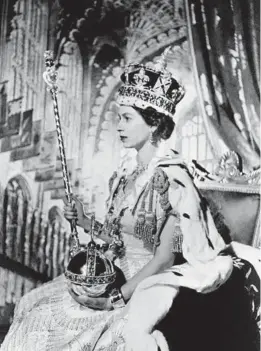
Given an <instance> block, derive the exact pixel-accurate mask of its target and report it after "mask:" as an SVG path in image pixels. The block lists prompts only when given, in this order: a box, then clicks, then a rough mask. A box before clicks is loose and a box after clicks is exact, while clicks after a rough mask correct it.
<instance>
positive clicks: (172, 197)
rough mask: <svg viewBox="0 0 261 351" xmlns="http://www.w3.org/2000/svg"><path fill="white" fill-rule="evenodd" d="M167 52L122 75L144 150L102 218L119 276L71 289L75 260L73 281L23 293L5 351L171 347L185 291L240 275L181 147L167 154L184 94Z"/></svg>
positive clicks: (120, 175) (129, 138) (128, 124)
mask: <svg viewBox="0 0 261 351" xmlns="http://www.w3.org/2000/svg"><path fill="white" fill-rule="evenodd" d="M165 56H166V53H163V55H162V57H161V58H160V60H159V61H158V62H157V63H156V64H155V65H151V64H150V65H146V64H145V65H142V64H132V65H129V66H128V67H126V69H125V71H124V72H123V74H122V76H121V80H122V83H123V84H122V86H121V87H120V89H119V92H118V98H117V102H118V105H119V114H118V117H119V121H118V128H117V130H118V134H119V138H120V140H121V142H122V144H123V146H124V147H125V148H134V149H136V151H137V157H136V160H135V164H129V163H123V164H122V166H121V168H119V169H118V170H116V171H115V172H114V174H113V175H112V177H111V179H110V181H109V188H110V196H109V199H108V201H107V215H106V219H105V222H104V223H103V224H98V223H97V225H98V226H99V228H100V230H99V238H100V239H102V240H104V246H103V249H104V256H105V257H107V259H109V260H110V262H113V266H114V267H115V271H116V272H117V277H116V280H115V281H114V282H112V284H110V285H109V288H108V289H106V291H104V292H102V293H101V294H97V295H99V296H91V294H89V293H88V291H84V290H82V286H81V284H79V289H78V290H77V289H75V286H70V284H69V288H68V284H67V279H68V274H69V275H70V274H71V273H72V271H73V269H75V270H76V272H77V269H80V264H79V262H75V265H74V267H73V268H72V266H70V267H69V268H71V270H70V273H67V279H66V278H65V276H64V275H61V276H60V277H58V278H56V279H54V280H53V281H51V282H48V283H46V284H44V285H43V286H41V287H39V288H36V289H34V290H32V291H31V292H29V293H28V294H26V295H25V296H24V297H23V298H22V299H21V301H20V303H19V304H18V306H17V307H16V310H15V316H14V321H13V324H12V326H11V328H10V330H9V333H8V334H7V336H6V338H5V340H4V342H3V344H2V348H1V350H2V351H7V350H12V351H15V350H17V351H18V350H19V351H36V350H37V351H42V350H43V351H51V350H53V351H59V350H73V351H77V350H89V351H91V350H93V351H102V350H108V351H109V350H111V351H112V350H115V351H120V350H122V351H123V350H135V351H138V350H142V351H144V350H149V351H154V350H155V351H156V350H159V349H160V350H161V351H165V350H169V349H171V347H172V345H170V344H169V343H168V340H167V339H166V338H165V336H164V335H165V332H164V330H161V331H160V328H158V326H159V323H160V322H161V321H163V320H164V318H165V316H166V314H167V313H168V311H169V310H170V309H171V308H173V307H171V306H172V304H173V301H175V299H176V298H177V296H178V295H179V294H180V292H181V291H182V289H184V288H185V289H189V290H191V291H195V292H197V293H198V294H201V296H203V295H204V294H207V293H212V292H215V291H217V290H218V289H220V287H221V286H223V285H225V284H227V282H228V281H229V280H230V279H231V277H232V276H233V272H234V268H233V264H232V259H231V257H230V256H229V254H228V253H227V251H228V246H229V245H226V244H225V242H224V240H223V239H222V237H221V235H220V234H219V233H218V231H217V229H216V227H215V225H214V222H213V219H212V217H211V214H210V211H209V209H208V207H207V205H205V204H203V202H202V199H201V196H200V194H199V192H198V190H197V189H196V188H195V186H194V184H193V181H192V177H191V175H190V174H189V171H188V169H187V167H186V165H185V163H184V162H183V160H182V158H181V157H180V155H179V154H178V153H176V152H174V151H170V152H169V153H168V154H162V153H161V148H160V145H161V141H162V140H166V139H168V138H169V137H170V136H171V134H172V132H173V129H174V126H175V123H174V119H175V109H176V105H177V104H178V103H179V101H180V100H181V99H182V98H183V96H184V89H183V88H182V87H181V86H180V84H179V83H178V82H177V81H176V80H175V79H174V78H173V77H172V75H171V73H170V72H169V71H168V70H167V67H166V63H165ZM74 201H75V207H72V205H71V204H70V203H66V204H65V208H64V214H65V217H66V219H67V220H69V221H71V220H75V219H77V224H78V225H79V226H81V227H83V228H84V229H85V230H86V231H90V229H91V220H90V218H88V217H87V216H86V215H85V213H84V210H83V206H82V204H81V202H80V201H79V200H78V199H77V198H74ZM108 247H109V249H108V250H107V248H108ZM84 259H85V258H84ZM77 265H78V266H77ZM94 295H95V294H94ZM174 315H175V311H174ZM188 332H189V331H188ZM171 333H172V334H174V335H175V330H171ZM210 349H211V347H210ZM175 350H176V349H175ZM177 350H178V349H177Z"/></svg>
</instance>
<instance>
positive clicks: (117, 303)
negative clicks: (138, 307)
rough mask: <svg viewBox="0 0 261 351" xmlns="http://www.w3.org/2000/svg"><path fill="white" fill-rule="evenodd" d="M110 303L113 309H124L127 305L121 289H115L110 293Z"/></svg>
mask: <svg viewBox="0 0 261 351" xmlns="http://www.w3.org/2000/svg"><path fill="white" fill-rule="evenodd" d="M110 302H111V305H112V307H113V309H116V308H122V307H124V306H125V305H126V303H125V301H124V299H123V295H122V292H121V290H120V289H113V290H112V291H111V293H110Z"/></svg>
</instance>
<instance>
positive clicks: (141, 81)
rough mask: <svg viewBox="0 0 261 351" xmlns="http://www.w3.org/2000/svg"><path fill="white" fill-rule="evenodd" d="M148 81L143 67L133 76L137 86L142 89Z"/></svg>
mask: <svg viewBox="0 0 261 351" xmlns="http://www.w3.org/2000/svg"><path fill="white" fill-rule="evenodd" d="M149 79H150V78H149V76H147V74H146V73H145V69H144V68H143V67H142V68H141V69H140V71H139V73H136V74H134V81H135V83H136V84H137V86H140V87H143V86H144V85H146V84H147V83H148V81H149Z"/></svg>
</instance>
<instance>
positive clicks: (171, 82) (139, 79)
mask: <svg viewBox="0 0 261 351" xmlns="http://www.w3.org/2000/svg"><path fill="white" fill-rule="evenodd" d="M169 50H170V47H168V48H167V49H165V50H164V52H163V53H162V55H161V56H160V58H159V60H158V61H157V62H156V63H155V64H152V63H148V64H145V65H143V64H130V65H128V66H127V67H126V68H125V71H124V73H123V74H122V75H121V80H122V82H123V83H124V84H123V86H121V87H120V89H119V91H118V96H117V102H118V103H119V104H122V105H128V106H136V107H139V108H142V109H145V108H147V107H153V108H154V109H155V110H156V111H158V112H160V113H163V114H165V115H168V116H170V117H173V115H174V113H175V110H176V105H177V104H178V103H179V101H180V100H181V99H182V98H183V96H184V94H185V90H184V88H183V87H182V86H181V85H180V84H179V83H178V82H177V81H176V80H175V79H174V78H173V77H172V74H171V73H170V72H169V71H168V70H167V69H166V67H167V64H166V58H167V54H168V52H169Z"/></svg>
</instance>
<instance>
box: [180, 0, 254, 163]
mask: <svg viewBox="0 0 261 351" xmlns="http://www.w3.org/2000/svg"><path fill="white" fill-rule="evenodd" d="M185 1H186V12H187V18H188V29H189V30H188V32H189V41H190V46H191V55H192V62H193V70H194V73H195V80H196V84H197V90H198V94H199V98H200V99H199V101H200V104H201V113H202V118H203V120H204V123H205V127H206V130H207V134H208V138H209V142H210V144H211V146H212V149H213V153H214V155H215V156H216V157H217V158H219V157H220V156H222V154H223V153H224V152H226V151H228V150H234V151H236V152H237V153H239V154H240V156H241V157H242V159H243V165H244V169H245V170H251V169H256V168H258V167H260V159H259V157H260V116H259V115H258V112H259V84H258V82H259V47H260V34H259V21H260V3H259V1H258V0H247V1H244V0H243V1H242V0H222V1H220V0H185Z"/></svg>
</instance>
